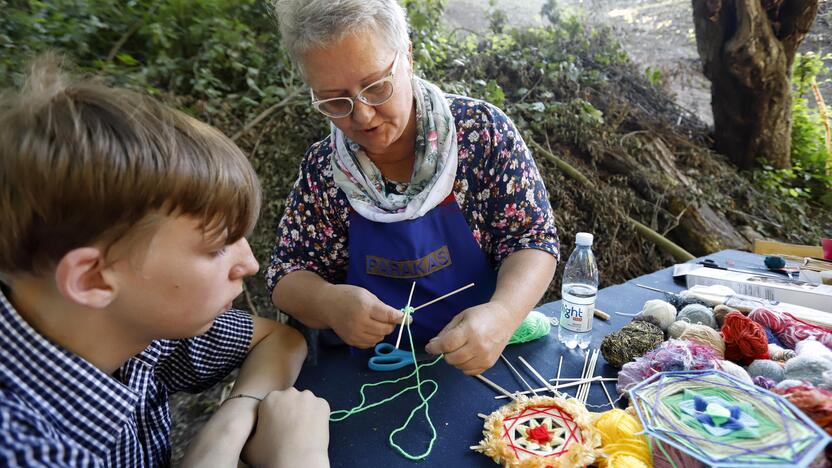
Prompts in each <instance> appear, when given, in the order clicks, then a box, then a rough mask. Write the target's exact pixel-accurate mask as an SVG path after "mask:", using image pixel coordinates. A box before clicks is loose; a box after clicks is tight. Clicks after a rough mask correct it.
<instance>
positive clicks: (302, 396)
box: [244, 387, 329, 468]
mask: <svg viewBox="0 0 832 468" xmlns="http://www.w3.org/2000/svg"><path fill="white" fill-rule="evenodd" d="M328 446H329V404H328V403H327V402H326V400H324V399H322V398H318V397H316V396H315V395H314V394H313V393H312V392H310V391H308V390H305V391H303V392H300V391H298V390H297V389H295V388H293V387H292V388H289V389H287V390H275V391H273V392H271V393H269V394H268V395H267V396H266V398H265V399H264V400H263V401H262V402H260V406H259V407H258V410H257V427H256V428H255V432H254V435H253V436H252V437H251V439H249V441H248V443H247V444H246V448H245V452H244V455H245V459H246V461H247V462H248V463H250V464H251V465H252V466H255V467H258V468H259V467H275V468H276V467H298V466H302V467H304V468H320V467H328V466H329V455H328V453H327V448H328Z"/></svg>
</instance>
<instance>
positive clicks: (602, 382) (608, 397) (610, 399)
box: [600, 380, 615, 409]
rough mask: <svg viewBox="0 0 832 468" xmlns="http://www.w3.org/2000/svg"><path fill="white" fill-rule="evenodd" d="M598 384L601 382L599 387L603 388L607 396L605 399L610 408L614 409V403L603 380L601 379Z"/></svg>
mask: <svg viewBox="0 0 832 468" xmlns="http://www.w3.org/2000/svg"><path fill="white" fill-rule="evenodd" d="M600 384H601V388H603V389H604V395H606V396H607V400H609V402H610V409H614V408H615V403H613V401H612V397H611V396H610V392H608V391H607V386H606V385H604V381H603V380H601V382H600Z"/></svg>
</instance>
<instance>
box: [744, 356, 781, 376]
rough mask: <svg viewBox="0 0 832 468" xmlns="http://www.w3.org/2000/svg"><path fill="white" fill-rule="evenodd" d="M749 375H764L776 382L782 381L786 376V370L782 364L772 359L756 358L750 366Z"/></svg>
mask: <svg viewBox="0 0 832 468" xmlns="http://www.w3.org/2000/svg"><path fill="white" fill-rule="evenodd" d="M748 375H750V376H751V377H752V378H753V377H757V376H762V377H765V378H767V379H771V380H773V381H775V382H780V381H781V380H783V379H784V378H785V375H786V371H785V370H784V369H783V366H782V365H780V364H778V363H777V362H775V361H772V360H770V359H755V360H754V362H752V363H751V365H749V366H748Z"/></svg>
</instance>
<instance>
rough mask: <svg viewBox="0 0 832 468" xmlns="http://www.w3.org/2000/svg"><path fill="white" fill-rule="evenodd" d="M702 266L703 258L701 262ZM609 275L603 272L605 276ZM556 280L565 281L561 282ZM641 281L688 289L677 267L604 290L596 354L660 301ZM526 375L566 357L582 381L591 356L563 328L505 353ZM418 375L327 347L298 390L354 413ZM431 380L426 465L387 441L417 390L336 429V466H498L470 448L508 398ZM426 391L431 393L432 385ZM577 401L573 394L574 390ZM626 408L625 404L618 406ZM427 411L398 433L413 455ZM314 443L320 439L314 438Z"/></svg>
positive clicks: (595, 391) (516, 384)
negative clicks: (676, 275)
mask: <svg viewBox="0 0 832 468" xmlns="http://www.w3.org/2000/svg"><path fill="white" fill-rule="evenodd" d="M704 258H712V259H714V260H715V261H717V262H719V263H720V264H725V262H726V261H732V262H733V265H734V266H735V267H736V268H745V267H756V268H761V267H763V257H761V256H759V255H754V254H749V253H745V252H740V251H736V250H725V251H722V252H719V253H716V254H712V255H708V256H706V257H702V259H704ZM697 260H701V259H697ZM603 274H604V272H603V271H602V272H601V275H603ZM556 281H558V282H559V281H560V279H559V278H557V279H556ZM635 283H640V284H644V285H647V286H652V287H655V288H659V289H663V290H667V291H681V290H683V289H685V288H684V284H679V283H674V281H673V278H672V268H666V269H664V270H660V271H657V272H655V273H651V274H649V275H644V276H641V277H638V278H636V279H633V280H631V281H628V282H627V283H624V284H619V285H616V286H611V287H608V288H604V289H602V290H600V291H599V292H598V299H597V302H596V307H597V308H599V309H601V310H603V311H605V312H607V313H609V314H610V315H611V318H610V320H609V321H603V320H599V319H597V318H596V319H595V321H594V327H593V336H592V343H591V345H590V349H597V348H598V347H600V345H601V340H602V339H603V338H604V336H605V335H606V334H607V333H609V332H612V331H615V330H617V329H619V328H621V327H622V326H624V325H625V324H626V323H628V322H629V321H630V320H631V318H632V317H630V316H625V315H619V314H617V312H621V313H625V314H634V313H637V312H638V311H640V310H641V307H642V305H643V304H644V302H645V301H647V300H649V299H660V298H663V295H662V294H661V293H658V292H654V291H650V290H647V289H642V288H639V287H637V286H635V285H634V284H635ZM537 310H539V311H541V312H543V313H544V314H546V315H548V316H552V317H557V316H558V312H559V311H560V301H557V302H552V303H548V304H545V305H543V306H541V307H538V308H537ZM503 354H504V355H505V357H506V358H508V359H509V360H510V361H511V363H512V364H513V365H514V367H515V368H517V369H518V370H519V371H520V372H522V373H523V377H524V378H525V379H526V381H528V382H529V383H530V384H532V385H533V386H535V387H539V386H541V385H539V382H538V381H537V380H536V379H535V377H534V376H533V375H532V374H531V373H530V372H528V371H527V370H526V369H525V366H523V365H522V364H521V363H520V362H519V360H518V359H517V356H523V358H525V359H526V360H527V361H528V362H529V363H531V365H532V366H533V367H534V368H535V369H536V370H537V371H538V372H540V373H541V374H542V375H543V376H544V377H545V378H554V377H555V375H556V373H557V367H558V360H559V358H560V356H563V366H562V368H561V377H580V375H581V369H582V367H583V363H584V352H583V351H579V350H568V349H567V348H566V347H564V346H563V345H561V344H560V343H559V342H558V340H557V327H553V328H552V332H551V333H550V334H549V336H546V337H544V338H542V339H540V340H537V341H534V342H532V343H525V344H520V345H514V346H509V347H507V348H506V350H505V352H504V353H503ZM411 371H412V369H402V370H399V371H394V372H384V373H379V372H373V371H370V370H369V369H368V368H367V360H366V359H360V358H355V357H352V356H350V355H349V353H348V351H347V349H346V348H343V347H342V348H329V349H325V348H322V349H321V353H320V355H319V356H318V363H317V365H316V366H308V365H307V366H305V367H304V368H303V370H302V371H301V374H300V377H299V378H298V382H297V385H296V386H297V388H299V389H309V390H312V391H313V392H314V393H315V394H316V395H318V396H320V397H323V398H326V399H327V401H329V404H330V406H331V408H332V409H333V410H337V409H349V408H352V407H354V406H356V405H358V403H359V401H360V400H359V398H360V396H359V389H360V387H361V385H362V384H365V383H371V382H379V381H382V380H387V379H395V378H399V377H402V376H405V375H407V374H409V373H410V372H411ZM599 374H600V375H603V376H606V377H615V376H616V375H617V370H616V369H615V368H613V367H611V366H609V365H607V363H606V362H605V361H604V359H603V356H601V355H599V357H598V365H597V367H596V373H595V375H599ZM483 375H484V376H486V377H488V378H489V379H491V380H492V381H494V382H496V383H497V384H499V385H501V386H502V387H503V388H506V389H508V390H509V391H517V390H525V388H524V386H523V384H522V383H521V382H520V381H519V380H518V379H517V378H516V377H515V375H514V373H512V372H511V370H510V369H509V368H508V367H507V366H506V365H505V364H504V363H503V362H502V361H497V363H496V364H495V365H494V367H493V368H491V369H490V370H488V371H486V372H485V373H484V374H483ZM422 376H423V377H424V378H430V379H434V380H436V381H437V382H439V391H438V392H437V394H436V396H434V397H433V399H432V400H431V401H430V417H431V419H432V420H433V423H434V426H435V427H436V431H437V440H436V442H435V444H434V446H433V450H432V452H431V454H430V455H429V456H428V457H427V458H425V459H423V460H421V461H420V462H413V461H410V460H407V459H406V458H404V457H402V456H401V455H399V454H398V453H396V451H395V450H394V449H393V448H392V447H390V446H389V444H388V441H387V440H388V435H389V434H390V432H391V431H393V430H394V429H396V428H397V427H399V426H401V425H402V424H403V423H404V421H405V420H406V419H407V416H408V415H409V414H410V411H411V410H412V409H413V408H414V407H416V406H417V405H419V403H420V400H419V397H418V395H417V394H416V393H415V392H413V391H411V392H408V393H407V394H405V395H403V396H400V397H399V398H398V399H396V400H394V401H392V402H389V403H386V404H384V405H382V406H379V407H376V408H373V409H370V410H368V411H365V412H362V413H359V414H356V415H353V416H351V417H349V418H348V419H346V420H344V421H341V422H335V423H331V424H330V443H329V455H330V462H331V464H332V466H333V467H339V466H344V467H392V466H409V465H415V464H420V465H423V466H439V465H440V464H441V465H444V466H445V467H448V468H451V467H453V468H457V467H469V466H473V467H477V466H483V467H492V466H495V465H494V462H493V461H491V459H490V458H488V457H486V456H484V455H482V454H479V453H476V452H473V451H471V450H470V449H469V446H471V445H476V444H477V443H478V442H479V441H480V440H481V439H482V424H483V421H482V419H480V418H479V417H477V413H484V414H489V413H491V412H492V411H494V410H496V409H497V408H499V407H500V406H502V405H503V404H505V403H506V402H507V400H495V399H494V397H495V395H497V393H496V392H495V391H494V390H492V389H491V388H490V387H487V386H485V385H484V384H483V383H482V382H480V381H478V380H477V379H475V378H473V377H468V376H465V375H464V374H462V373H461V372H459V371H458V370H456V369H455V368H453V367H452V366H449V365H447V364H445V363H444V362H440V363H439V364H437V365H435V366H433V367H431V368H427V369H425V370H424V371H423V372H422ZM414 383H415V382H414V381H413V380H411V381H410V382H408V383H407V385H402V384H404V382H402V383H400V384H398V385H395V386H393V385H386V386H382V387H375V388H370V389H369V390H368V391H367V392H366V393H367V398H368V401H370V402H375V401H379V400H381V399H384V398H387V397H389V396H392V395H393V394H395V393H396V392H397V391H398V390H400V389H402V388H404V387H405V386H408V385H413V384H414ZM424 388H426V389H427V388H429V387H428V386H426V387H424ZM607 389H608V391H609V393H610V395H612V398H613V399H615V398H616V397H617V394H616V392H615V382H608V383H607ZM568 393H570V394H572V395H574V394H575V391H574V389H571V390H569V391H568ZM587 402H588V404H590V405H603V406H598V407H595V408H590V409H592V410H594V411H605V410H608V409H609V408H610V407H609V404H608V401H607V397H606V396H605V395H604V393H603V390H602V389H601V387H600V386H599V385H598V384H597V383H596V384H593V385H592V387H591V391H590V393H589V398H588V401H587ZM619 406H622V407H623V406H624V400H623V399H622V401H621V402H619ZM423 415H424V412H419V413H417V416H415V417H414V418H413V420H412V421H411V423H410V426H409V427H408V429H407V430H406V431H403V432H401V433H399V434H397V438H396V441H397V443H398V444H399V445H400V446H401V447H403V448H404V449H405V450H407V451H408V452H410V453H412V454H419V453H422V452H423V451H424V450H425V448H426V446H427V445H426V444H427V443H428V441H429V440H430V432H429V428H428V425H427V423H426V421H425V420H424V416H423ZM310 437H315V435H314V434H310Z"/></svg>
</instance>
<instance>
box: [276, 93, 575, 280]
mask: <svg viewBox="0 0 832 468" xmlns="http://www.w3.org/2000/svg"><path fill="white" fill-rule="evenodd" d="M446 97H447V99H448V103H449V104H450V107H451V113H452V114H453V116H454V120H455V122H456V130H457V142H458V146H459V165H458V168H457V174H456V182H454V189H453V193H454V195H455V197H456V201H457V203H458V204H459V207H460V209H461V210H462V214H463V216H464V217H465V219H466V220H467V221H468V225H469V226H470V228H471V232H472V234H473V236H474V239H475V240H476V241H477V243H478V244H479V246H480V247H481V248H482V249H483V252H485V254H486V257H487V258H488V259H489V261H490V262H491V264H492V265H493V266H494V268H495V269H496V268H499V266H500V264H501V263H502V261H503V260H504V259H505V258H506V257H507V256H508V255H509V254H511V253H513V252H516V251H518V250H522V249H539V250H543V251H545V252H549V253H551V254H552V255H554V256H555V257H558V256H559V247H560V243H559V241H558V235H557V229H556V228H555V219H554V215H553V213H552V208H551V206H550V205H549V195H548V193H547V192H546V187H545V186H544V185H543V180H542V179H541V177H540V173H539V172H538V170H537V166H536V165H535V163H534V159H533V158H532V155H531V153H530V152H529V149H528V147H527V146H526V143H525V142H524V141H523V138H522V137H521V136H520V134H519V132H518V131H517V128H515V126H514V123H513V122H512V121H511V120H510V119H509V118H508V116H506V115H505V114H504V113H503V112H502V111H501V110H500V109H498V108H496V107H494V106H493V105H491V104H489V103H487V102H484V101H480V100H476V99H471V98H467V97H462V96H456V95H450V94H449V95H447V96H446ZM332 151H333V148H332V145H331V142H330V138H329V137H327V138H325V139H324V140H321V141H319V142H317V143H315V144H314V145H312V146H311V147H310V148H309V150H307V152H306V155H305V157H304V159H303V161H302V162H301V165H300V175H299V176H298V179H297V181H296V182H295V185H294V187H293V188H292V191H291V192H290V193H289V198H288V200H287V202H286V211H285V213H284V214H283V218H282V219H281V220H280V224H279V225H278V227H277V239H276V244H275V249H274V252H273V254H272V257H271V261H270V265H269V268H268V270H267V271H266V282H267V284H268V288H269V296H271V292H272V291H273V290H274V287H275V285H276V284H277V282H278V281H279V280H280V279H281V278H282V277H283V276H285V275H287V274H289V273H291V272H293V271H297V270H308V271H311V272H314V273H317V274H318V275H320V276H321V277H322V278H324V279H325V280H327V281H329V282H331V283H343V282H344V281H345V280H346V275H347V265H348V262H349V250H348V246H349V243H348V242H347V239H348V236H349V217H350V205H349V201H348V200H347V197H346V195H345V194H344V193H343V192H342V191H341V190H340V189H339V188H338V187H337V186H336V185H335V182H334V181H333V178H332V169H331V167H330V159H331V153H332ZM385 188H386V190H389V191H397V192H399V193H404V190H405V189H406V186H405V185H404V184H401V183H396V182H388V183H387V185H386V187H385Z"/></svg>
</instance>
